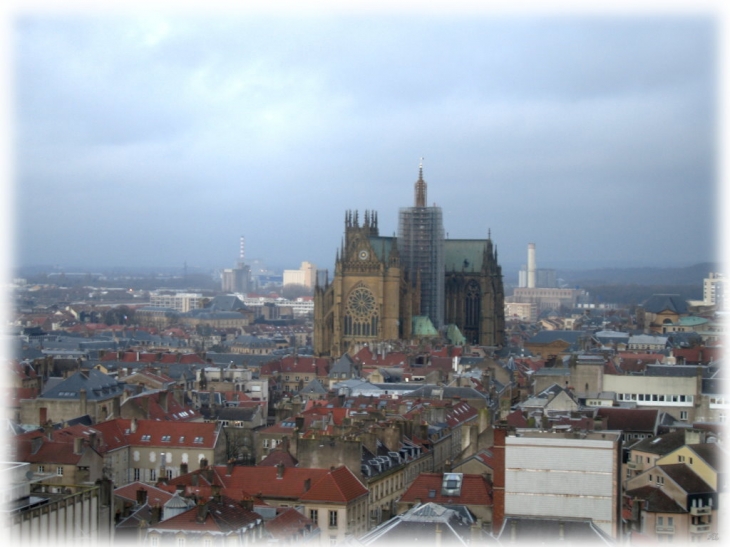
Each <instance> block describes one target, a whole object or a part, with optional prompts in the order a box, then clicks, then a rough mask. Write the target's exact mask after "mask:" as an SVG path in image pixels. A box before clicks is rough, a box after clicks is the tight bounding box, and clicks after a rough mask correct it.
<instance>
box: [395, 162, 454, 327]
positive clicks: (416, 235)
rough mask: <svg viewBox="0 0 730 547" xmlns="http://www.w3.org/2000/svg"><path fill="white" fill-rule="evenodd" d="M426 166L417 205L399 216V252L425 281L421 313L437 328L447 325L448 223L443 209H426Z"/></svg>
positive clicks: (420, 172)
mask: <svg viewBox="0 0 730 547" xmlns="http://www.w3.org/2000/svg"><path fill="white" fill-rule="evenodd" d="M426 192H427V185H426V181H424V180H423V163H421V165H420V166H419V168H418V180H417V181H416V184H415V204H414V206H413V207H403V208H401V209H400V211H399V214H398V252H399V253H400V257H401V262H402V264H403V266H404V267H405V268H406V269H407V270H408V271H409V272H411V273H412V274H413V275H416V274H417V275H418V276H420V280H421V313H422V314H423V315H427V316H428V317H429V318H430V319H431V323H433V326H434V327H436V328H437V329H438V328H440V327H441V326H442V325H443V322H444V222H443V214H442V212H441V208H440V207H436V206H433V207H427V206H426Z"/></svg>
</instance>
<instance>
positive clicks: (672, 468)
mask: <svg viewBox="0 0 730 547" xmlns="http://www.w3.org/2000/svg"><path fill="white" fill-rule="evenodd" d="M657 467H658V468H659V469H661V470H662V471H663V472H664V473H665V474H666V475H667V476H668V477H669V478H671V479H672V480H673V481H674V482H676V483H677V484H678V485H679V487H680V488H682V490H684V491H685V492H687V493H688V494H704V493H707V492H714V491H715V489H714V488H712V486H710V485H709V484H707V483H706V482H705V481H703V480H702V479H701V478H700V477H699V475H697V474H696V473H695V472H694V471H692V469H691V468H690V467H689V466H688V465H687V464H685V463H670V464H664V465H658V466H657Z"/></svg>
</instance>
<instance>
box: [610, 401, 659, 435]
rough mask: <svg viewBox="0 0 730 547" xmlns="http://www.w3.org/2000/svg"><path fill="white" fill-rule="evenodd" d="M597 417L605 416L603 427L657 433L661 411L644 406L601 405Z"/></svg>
mask: <svg viewBox="0 0 730 547" xmlns="http://www.w3.org/2000/svg"><path fill="white" fill-rule="evenodd" d="M596 417H597V418H603V420H604V422H603V429H613V430H620V431H628V432H632V431H643V432H652V433H656V427H657V421H658V418H659V411H658V410H655V409H643V408H606V407H599V408H598V410H597V412H596Z"/></svg>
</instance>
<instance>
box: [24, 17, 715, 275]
mask: <svg viewBox="0 0 730 547" xmlns="http://www.w3.org/2000/svg"><path fill="white" fill-rule="evenodd" d="M13 33H14V34H13V47H14V49H13V52H12V59H13V62H14V67H13V78H14V84H13V90H14V101H15V102H14V105H15V106H14V110H13V112H14V115H15V127H14V136H15V141H14V159H15V170H16V176H15V180H16V191H15V199H16V206H15V208H14V209H15V224H16V227H17V228H16V235H15V242H16V255H15V256H16V259H15V263H16V264H18V265H37V264H52V265H60V266H62V267H64V268H67V269H72V267H74V266H81V267H87V268H91V269H93V268H102V267H110V266H180V267H182V265H183V263H185V262H187V264H188V265H189V266H191V267H204V268H222V267H232V266H233V265H234V264H235V262H236V260H237V255H238V240H239V237H240V236H241V235H244V236H245V237H246V256H247V258H248V259H254V258H258V259H262V260H264V261H265V262H266V263H267V264H270V265H271V266H278V267H286V268H297V267H298V266H299V264H300V262H301V261H303V260H308V261H311V262H314V263H315V264H316V265H317V266H318V267H321V268H330V270H331V268H332V264H333V262H334V257H335V251H336V249H337V248H338V247H339V245H340V241H341V238H342V233H343V227H344V215H345V211H346V210H347V209H359V210H360V215H361V217H362V212H363V211H364V210H365V209H371V210H376V211H377V212H378V217H379V223H380V229H381V234H382V235H391V234H393V233H394V232H395V231H397V214H398V209H399V207H406V206H411V205H412V203H413V184H414V182H415V180H416V179H417V176H418V165H419V161H420V158H421V157H424V158H425V159H424V163H423V165H424V168H423V170H424V178H425V180H426V181H427V183H428V201H429V203H436V204H437V205H439V206H440V207H442V208H443V212H444V215H443V216H444V224H445V230H446V232H447V233H448V235H449V237H452V238H484V237H486V235H487V233H488V230H490V229H491V234H492V239H493V240H494V242H495V243H496V245H497V247H498V250H499V256H500V261H501V262H502V263H503V264H504V265H506V266H510V265H515V266H519V264H522V263H524V262H525V261H526V248H527V244H528V243H529V242H534V243H535V244H536V246H537V262H538V267H556V266H557V267H561V266H564V265H567V264H574V265H581V266H585V267H589V266H596V265H598V266H605V265H610V264H616V265H620V266H623V265H644V266H650V265H654V264H659V265H689V264H693V263H696V262H701V261H706V260H712V259H713V258H715V243H716V237H715V235H716V231H717V218H718V215H717V214H716V212H715V204H716V202H717V199H716V198H717V189H716V180H715V175H716V173H715V161H716V159H717V157H716V156H717V143H716V133H715V131H716V127H715V118H716V115H717V111H718V108H717V105H716V101H717V96H716V95H717V93H716V91H717V81H716V80H717V77H718V74H717V72H718V68H717V65H716V62H717V53H716V45H717V44H716V41H717V38H718V29H717V26H716V21H714V20H713V19H712V18H711V17H690V16H687V15H683V16H675V17H669V16H660V15H656V14H655V15H649V16H643V17H639V16H638V15H633V16H628V17H613V18H608V17H600V18H598V17H578V16H572V17H565V16H563V17H557V16H554V17H538V16H537V15H529V14H528V15H522V16H513V17H506V16H501V17H500V16H496V15H491V16H489V15H481V16H478V17H474V16H472V17H466V16H460V15H453V16H449V15H448V14H445V13H444V14H440V15H428V14H427V15H423V16H417V15H413V14H410V15H405V14H403V15H399V14H396V13H393V14H385V15H384V14H378V15H359V16H355V15H335V14H330V15H321V14H320V15H316V16H315V15H312V16H310V17H303V16H302V15H301V14H298V15H297V16H296V17H286V16H285V15H283V14H270V15H264V14H259V15H253V14H250V15H248V16H245V17H244V16H238V15H236V14H233V13H231V14H227V15H225V14H223V15H221V14H218V15H216V16H211V17H209V18H204V17H201V16H200V15H198V16H196V17H186V16H184V15H178V16H172V17H167V16H163V15H156V16H146V17H142V16H139V17H131V16H121V15H117V16H109V15H107V16H104V17H84V16H81V15H79V14H75V15H73V14H66V15H58V16H53V15H52V14H35V15H25V16H18V17H17V18H16V19H15V20H14V23H13Z"/></svg>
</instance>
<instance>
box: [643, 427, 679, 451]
mask: <svg viewBox="0 0 730 547" xmlns="http://www.w3.org/2000/svg"><path fill="white" fill-rule="evenodd" d="M684 444H685V442H684V431H683V430H679V431H674V432H672V433H666V434H664V435H659V436H658V437H654V438H647V439H642V440H640V441H639V442H638V443H636V444H634V445H633V446H632V447H631V449H632V450H638V451H641V452H649V453H651V454H657V455H659V456H664V455H665V454H669V453H670V452H673V451H674V450H676V449H677V448H679V447H680V446H684Z"/></svg>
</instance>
